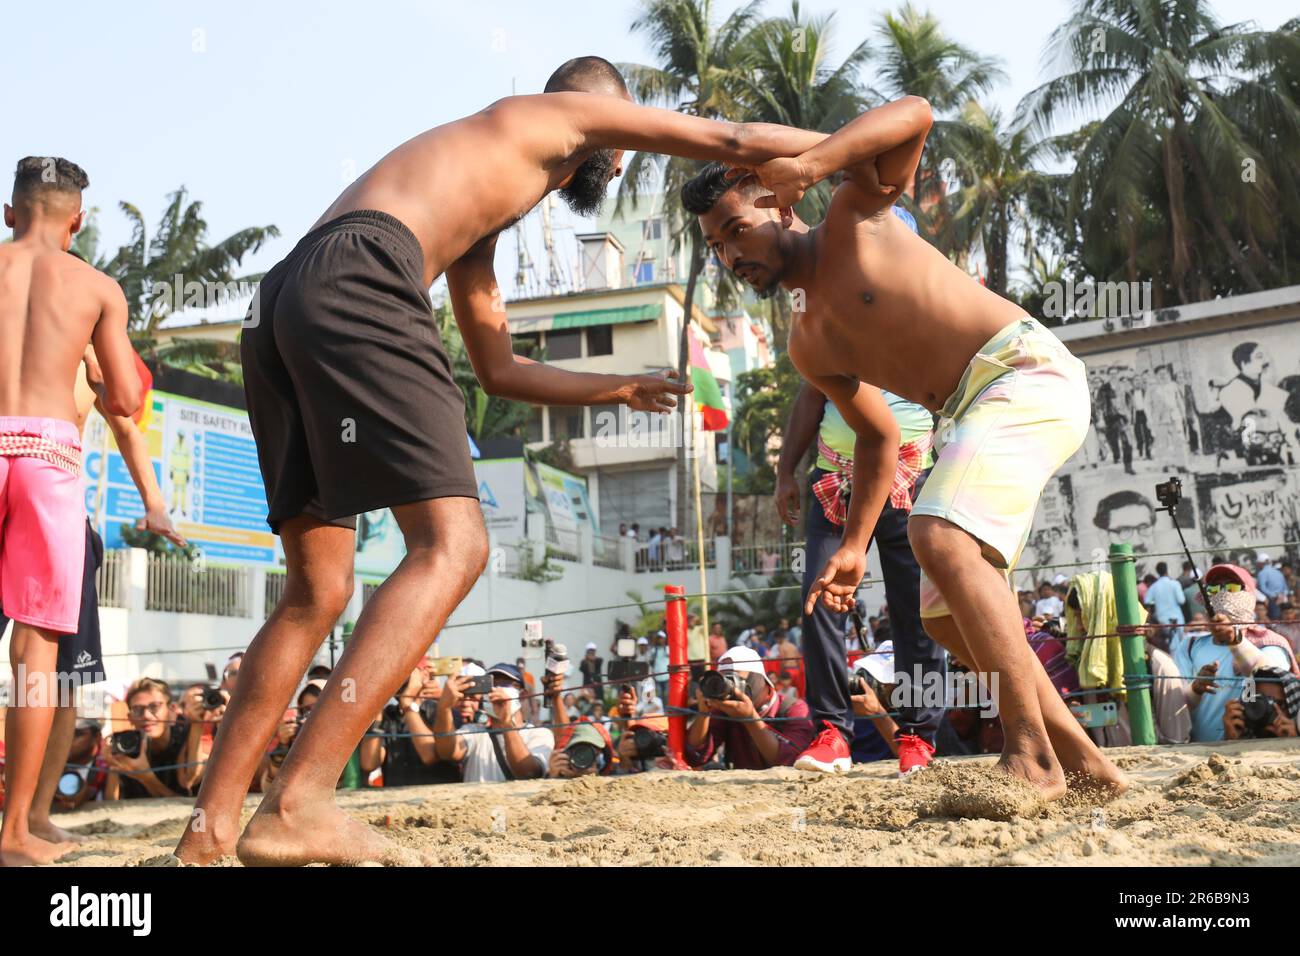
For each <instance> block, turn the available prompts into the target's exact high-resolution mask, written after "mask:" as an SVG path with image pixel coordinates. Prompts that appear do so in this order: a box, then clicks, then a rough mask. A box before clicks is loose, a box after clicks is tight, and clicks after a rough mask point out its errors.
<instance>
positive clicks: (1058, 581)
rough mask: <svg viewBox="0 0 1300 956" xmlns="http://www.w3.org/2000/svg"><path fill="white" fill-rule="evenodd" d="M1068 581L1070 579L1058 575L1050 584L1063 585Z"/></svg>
mask: <svg viewBox="0 0 1300 956" xmlns="http://www.w3.org/2000/svg"><path fill="white" fill-rule="evenodd" d="M1068 580H1070V579H1069V578H1067V577H1066V576H1065V575H1064V574H1058V575H1057V576H1056V577H1054V578H1052V583H1053V584H1064V583H1065V582H1066V581H1068Z"/></svg>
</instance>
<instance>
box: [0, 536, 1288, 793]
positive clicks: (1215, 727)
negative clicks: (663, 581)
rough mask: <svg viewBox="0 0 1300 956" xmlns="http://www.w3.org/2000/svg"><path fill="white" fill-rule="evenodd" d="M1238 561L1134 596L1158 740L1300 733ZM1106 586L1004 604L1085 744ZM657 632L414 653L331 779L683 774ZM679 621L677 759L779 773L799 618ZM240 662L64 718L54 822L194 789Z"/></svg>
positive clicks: (884, 751) (1097, 696)
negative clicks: (105, 804)
mask: <svg viewBox="0 0 1300 956" xmlns="http://www.w3.org/2000/svg"><path fill="white" fill-rule="evenodd" d="M629 533H630V529H629ZM655 534H656V536H657V537H658V539H659V540H658V544H657V545H656V547H657V548H658V550H650V551H647V555H648V556H649V557H648V560H652V561H654V560H663V561H670V560H673V557H672V555H673V554H674V551H673V550H672V541H673V540H674V534H673V532H672V529H659V530H658V531H657V532H656V533H655ZM651 540H652V541H654V540H655V539H654V537H652V538H651ZM1251 563H1252V564H1253V569H1247V568H1245V567H1242V566H1238V565H1233V564H1228V563H1226V562H1225V561H1224V560H1223V559H1222V558H1219V557H1215V558H1214V559H1213V566H1212V567H1210V568H1209V569H1208V570H1207V572H1206V573H1205V574H1204V576H1203V577H1202V576H1201V575H1199V573H1198V572H1197V571H1196V569H1195V568H1193V567H1192V565H1191V564H1190V563H1184V564H1183V567H1182V573H1181V574H1180V575H1179V576H1178V577H1173V576H1172V575H1171V574H1170V571H1169V568H1168V566H1167V565H1166V564H1165V563H1164V562H1161V563H1159V564H1157V565H1156V567H1155V573H1154V574H1150V575H1146V576H1145V577H1144V580H1143V581H1141V582H1140V584H1139V587H1138V593H1139V599H1140V600H1141V602H1142V604H1143V605H1144V607H1145V608H1146V609H1147V612H1148V615H1149V616H1148V618H1147V623H1148V625H1149V626H1148V627H1147V628H1145V629H1144V630H1143V633H1144V635H1145V641H1144V643H1145V650H1146V656H1147V664H1148V670H1149V672H1150V674H1151V675H1152V678H1151V695H1152V710H1153V716H1154V723H1155V728H1156V733H1157V740H1158V742H1160V743H1183V742H1188V741H1194V742H1214V741H1219V740H1227V739H1239V738H1250V737H1292V736H1295V735H1296V719H1297V710H1300V668H1298V667H1297V663H1296V652H1297V650H1298V649H1300V648H1298V643H1300V620H1298V619H1297V606H1296V603H1295V599H1296V597H1297V580H1296V575H1295V570H1294V567H1293V566H1292V565H1291V564H1290V563H1288V562H1286V561H1282V562H1279V563H1275V562H1274V561H1273V560H1272V557H1271V556H1270V555H1267V554H1263V553H1261V554H1258V555H1255V556H1254V561H1253V562H1251ZM1103 577H1104V579H1105V582H1104V583H1103V582H1102V581H1101V579H1102V578H1103ZM1090 580H1091V581H1092V583H1090ZM1108 582H1109V575H1104V576H1101V575H1094V576H1089V575H1076V576H1075V577H1074V578H1069V579H1067V578H1066V577H1065V576H1064V575H1058V576H1057V577H1055V578H1054V579H1052V580H1044V581H1042V582H1041V583H1040V584H1039V586H1038V588H1037V589H1036V590H1032V591H1028V590H1027V591H1021V592H1019V598H1020V603H1021V608H1022V613H1023V615H1024V621H1025V634H1026V640H1027V641H1028V642H1029V644H1030V645H1031V647H1032V648H1033V650H1034V652H1035V653H1036V654H1037V655H1038V657H1039V659H1040V660H1041V661H1042V663H1043V665H1044V667H1045V668H1046V670H1047V672H1048V675H1049V677H1050V678H1051V679H1052V682H1053V685H1054V686H1055V687H1057V688H1059V690H1060V692H1061V694H1062V695H1063V696H1064V697H1065V698H1066V700H1067V701H1068V702H1069V703H1070V704H1071V707H1072V709H1073V710H1074V712H1075V713H1076V715H1077V716H1078V718H1079V720H1080V721H1081V723H1083V724H1084V726H1085V727H1086V728H1088V732H1089V733H1090V734H1091V735H1092V736H1093V737H1094V739H1096V740H1097V742H1098V743H1100V744H1102V745H1106V746H1119V745H1123V744H1127V743H1130V742H1131V740H1132V734H1131V728H1130V726H1129V719H1128V714H1127V708H1126V691H1125V688H1124V687H1123V686H1122V683H1123V682H1122V671H1121V672H1118V673H1119V676H1118V677H1117V676H1116V675H1117V672H1116V671H1115V666H1116V665H1115V662H1114V661H1113V660H1108V659H1107V658H1106V653H1107V652H1103V650H1102V648H1103V647H1104V646H1106V645H1109V644H1111V643H1112V642H1110V641H1105V640H1101V639H1097V640H1096V641H1095V642H1094V639H1093V638H1092V634H1093V633H1104V632H1098V630H1097V629H1098V628H1105V627H1111V628H1112V629H1113V627H1114V624H1113V619H1112V618H1113V603H1114V602H1113V595H1108V594H1107V593H1106V592H1107V587H1108ZM1207 597H1208V598H1209V600H1210V602H1211V606H1210V607H1209V608H1207V607H1206V605H1205V600H1206V598H1207ZM1108 600H1109V602H1110V603H1109V605H1107V604H1106V602H1107V601H1108ZM1108 607H1109V608H1110V609H1111V610H1110V613H1111V615H1112V618H1107V616H1106V613H1107V608H1108ZM848 617H849V622H848V625H847V627H846V632H845V634H844V648H845V660H846V664H847V667H846V680H848V681H849V685H850V688H851V700H852V705H853V712H854V715H855V718H856V719H855V724H854V735H855V739H854V741H853V745H852V753H853V757H854V760H855V761H871V760H884V759H889V758H890V757H891V756H892V755H893V754H895V753H896V752H897V751H896V747H897V745H896V743H895V742H894V737H895V730H896V726H895V725H894V723H893V714H892V710H893V708H892V707H891V705H890V701H891V698H892V697H893V695H894V691H895V689H896V687H897V686H898V679H897V677H896V675H895V673H894V666H893V642H892V637H891V633H890V622H889V614H888V609H887V608H886V607H882V608H881V609H880V611H879V613H878V614H875V615H872V614H868V613H867V612H866V608H865V607H863V606H861V605H860V606H859V608H858V611H857V612H855V613H853V614H850V615H849V616H848ZM1108 620H1109V621H1111V623H1110V624H1106V622H1107V621H1108ZM657 623H658V626H657V627H653V628H651V629H649V630H648V632H647V633H645V634H641V635H638V636H633V635H632V634H631V632H630V630H629V629H627V628H626V627H621V628H620V629H619V631H618V632H617V633H616V634H615V635H614V639H613V641H612V642H611V643H610V645H609V646H608V648H605V649H602V648H600V647H599V646H598V645H597V644H596V643H595V642H589V643H587V644H586V645H585V647H584V648H583V651H582V654H581V655H580V656H579V657H578V658H577V660H576V661H573V662H563V663H560V662H556V663H557V666H554V667H553V666H551V665H552V661H551V660H549V659H548V661H547V665H546V667H545V668H544V669H541V670H540V672H539V673H534V672H532V671H530V669H529V661H527V660H525V659H524V658H518V659H516V660H515V661H514V662H513V663H512V662H508V661H503V662H498V663H495V664H492V665H491V666H487V665H485V664H484V663H483V662H482V661H477V660H473V659H468V658H465V659H456V660H455V662H454V663H455V664H456V667H455V669H454V672H451V673H448V672H447V661H446V660H440V659H437V658H431V657H426V658H424V659H423V660H421V661H420V663H419V664H418V666H417V667H416V668H415V669H414V670H413V671H412V672H411V674H410V676H409V677H408V679H407V680H406V682H405V683H404V684H403V686H402V687H401V688H399V689H398V690H397V692H396V694H395V695H394V696H393V698H392V699H391V700H390V701H389V703H388V704H387V706H385V707H384V709H383V710H382V711H381V712H380V713H378V714H376V715H375V716H374V720H373V722H372V724H371V727H370V730H369V732H368V733H367V734H366V736H365V738H364V739H363V740H362V742H361V744H360V746H359V747H358V748H357V750H356V752H355V753H354V754H353V758H352V760H351V761H350V762H349V765H348V767H347V769H346V770H345V772H344V774H343V777H342V778H341V779H340V786H345V787H376V786H387V787H393V786H409V785H415V784H443V783H457V782H465V783H492V782H498V781H504V780H523V779H530V778H537V777H574V776H581V775H584V774H592V773H596V774H615V773H639V772H642V771H644V770H649V769H653V768H656V767H672V766H681V764H674V759H673V757H672V756H671V755H670V754H669V753H668V750H667V740H668V720H669V716H670V714H671V713H673V711H672V708H670V707H669V705H668V703H667V701H668V691H669V686H668V685H669V680H668V677H669V675H668V670H669V666H668V660H669V659H668V638H667V632H666V628H665V626H664V622H663V621H662V620H661V621H659V622H657ZM687 625H688V633H689V635H690V645H691V647H692V648H701V649H706V650H702V651H701V652H700V659H698V660H692V661H691V664H690V674H689V685H688V693H687V702H688V704H687V707H686V708H684V710H685V715H686V717H687V726H686V746H685V751H684V753H683V754H682V755H681V756H682V757H683V758H684V763H685V765H686V766H690V767H693V768H697V769H703V770H708V769H717V768H737V769H764V768H767V767H773V766H788V765H791V764H792V763H793V762H794V760H795V758H796V757H797V756H798V755H799V754H800V752H801V751H802V750H803V749H804V748H805V747H806V746H807V745H808V743H809V741H810V740H812V738H813V737H814V735H815V728H814V726H813V723H812V721H811V720H810V718H809V708H808V704H807V703H806V701H805V700H804V680H805V675H804V671H803V659H802V655H801V652H800V647H799V642H800V637H801V630H800V627H799V625H798V624H792V623H791V621H790V620H789V619H787V618H782V617H778V618H775V619H774V620H760V619H755V620H751V621H742V622H739V623H736V622H733V621H727V622H726V623H724V622H719V621H714V622H713V623H712V626H711V627H710V628H709V632H708V633H707V634H704V633H703V625H702V621H701V620H700V619H699V618H698V617H697V615H696V614H695V613H693V612H692V613H690V614H689V615H688V620H687ZM705 655H707V658H706V657H705ZM241 658H242V654H235V655H233V656H232V657H231V658H230V660H229V661H228V662H227V663H226V666H225V668H224V670H223V672H222V675H221V679H220V681H219V682H216V683H193V684H189V685H187V686H185V687H183V688H181V689H179V690H176V689H173V688H172V687H171V686H170V685H169V684H168V683H166V682H164V681H161V680H157V679H154V678H151V677H142V678H140V679H139V680H137V681H136V682H135V683H134V684H132V685H131V686H130V687H129V688H127V690H126V692H125V694H124V695H123V697H122V699H121V700H120V701H117V702H115V704H114V706H113V708H112V713H111V714H110V715H109V723H110V727H111V728H112V729H111V730H107V729H106V728H105V727H104V725H103V724H101V722H100V721H98V720H95V719H81V720H79V721H78V722H77V726H76V733H75V735H74V737H73V740H72V744H71V748H70V751H69V753H68V757H67V765H66V769H65V772H64V774H63V777H62V779H61V780H60V782H59V786H58V790H57V793H56V795H55V798H54V803H53V807H52V808H51V809H53V810H56V811H58V810H70V809H74V808H76V807H78V806H81V805H83V804H85V803H86V802H89V801H94V800H116V799H147V798H152V797H183V796H190V795H193V794H194V793H196V792H197V789H198V787H199V785H200V784H201V782H202V780H203V773H204V769H205V766H206V761H207V759H208V755H209V754H210V753H211V751H212V747H213V742H214V740H215V738H216V736H217V734H218V733H219V731H220V726H221V718H222V715H223V713H224V710H225V707H226V703H227V702H228V701H229V699H230V694H231V692H232V691H233V690H234V688H235V686H236V685H237V682H238V679H239V669H240V664H241ZM532 663H533V664H534V666H536V665H537V662H536V661H534V662H532ZM964 669H965V668H964V664H963V662H961V661H958V660H953V659H950V660H949V670H950V672H952V673H957V674H960V673H961V672H962V671H963V670H964ZM329 673H330V669H329V668H328V667H326V666H323V665H317V666H315V667H313V668H312V669H311V670H310V671H308V673H307V674H305V675H304V677H303V682H302V685H301V687H300V690H299V692H298V694H297V696H296V698H295V699H294V701H293V705H292V706H291V707H290V708H289V709H288V710H286V711H285V713H284V716H283V719H282V721H281V723H280V724H279V726H278V727H277V728H276V731H275V733H274V735H273V736H272V737H271V739H270V740H268V741H267V743H266V748H265V754H264V756H263V759H262V761H261V764H260V766H259V767H258V770H257V774H256V776H255V779H254V781H253V790H254V791H255V792H256V791H261V790H265V788H266V787H267V786H268V785H269V784H270V782H271V781H272V780H273V779H274V778H275V775H276V772H277V771H278V769H279V767H280V764H281V763H282V762H283V760H284V757H285V755H286V754H287V753H288V749H289V747H291V746H292V744H293V742H294V740H295V739H296V737H297V735H298V734H299V733H300V732H301V730H302V728H303V726H304V725H305V723H306V722H307V721H309V720H310V719H311V715H312V711H313V708H314V705H315V703H316V701H317V700H318V699H319V697H320V695H321V693H322V692H323V691H324V690H325V687H326V681H327V680H328V678H329ZM1116 680H1118V681H1119V683H1112V681H1116ZM1001 747H1002V739H1001V729H1000V725H999V723H998V721H997V719H996V717H995V716H991V715H987V714H986V713H985V712H983V711H981V710H980V709H979V708H977V707H973V706H969V705H967V706H951V705H950V706H949V707H948V709H947V711H946V713H945V719H944V721H943V722H942V725H941V727H940V731H939V733H938V737H937V753H938V755H939V756H944V755H954V754H973V753H997V752H999V751H1000V749H1001ZM0 757H2V754H0ZM0 796H2V794H0Z"/></svg>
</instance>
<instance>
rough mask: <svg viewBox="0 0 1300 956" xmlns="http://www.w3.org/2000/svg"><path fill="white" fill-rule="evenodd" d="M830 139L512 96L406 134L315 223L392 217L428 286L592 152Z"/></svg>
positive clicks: (725, 149) (775, 150) (559, 98)
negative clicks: (420, 258)
mask: <svg viewBox="0 0 1300 956" xmlns="http://www.w3.org/2000/svg"><path fill="white" fill-rule="evenodd" d="M823 138H824V134H821V133H807V132H805V131H803V130H793V129H787V128H785V127H780V126H773V125H770V124H765V123H745V124H733V123H721V122H717V121H714V120H708V119H704V118H702V117H697V116H689V115H687V114H684V113H678V112H676V111H674V110H665V109H656V108H652V107H646V106H639V105H637V104H634V103H630V102H628V101H626V100H625V99H623V98H621V97H616V96H607V95H601V94H596V93H572V92H565V93H547V94H538V95H532V96H511V97H508V98H506V99H503V100H498V101H497V102H496V103H493V104H492V105H491V106H489V107H487V108H486V109H484V110H482V111H481V112H478V113H475V114H473V115H472V116H466V117H464V118H462V119H458V120H454V121H453V122H450V123H446V124H444V125H442V126H437V127H434V128H433V129H431V130H428V131H427V132H424V133H421V134H420V135H418V136H416V137H414V138H413V139H410V140H407V141H406V142H405V143H403V144H402V145H401V146H398V147H397V148H396V149H394V150H393V151H392V152H390V153H389V154H388V155H387V156H385V157H384V158H383V159H381V160H380V161H379V162H378V163H376V164H375V165H374V166H372V167H371V168H370V169H369V170H368V171H367V172H366V173H365V174H364V175H362V176H361V177H360V178H359V179H357V181H356V182H354V183H352V184H351V185H350V186H348V188H347V189H345V190H344V191H343V193H342V194H341V195H340V196H339V198H338V199H336V200H335V201H334V203H333V204H332V205H331V206H330V207H329V209H327V210H326V211H325V213H324V214H323V215H322V216H321V218H320V219H319V220H317V222H316V225H318V226H319V225H322V224H324V223H326V222H328V221H330V220H331V219H335V218H337V217H338V216H341V215H343V214H344V213H348V212H357V211H360V210H368V209H373V210H378V211H380V212H386V213H388V214H389V215H392V216H395V217H396V218H397V219H399V220H401V222H403V223H404V224H405V225H406V226H407V227H408V228H410V230H411V231H412V232H413V233H414V234H415V238H416V239H417V240H419V242H420V246H421V248H422V249H423V250H424V268H425V275H424V280H425V282H426V284H432V283H433V280H434V279H436V278H437V277H438V276H439V275H440V274H442V273H443V272H444V271H445V270H446V269H447V267H448V266H449V265H451V264H452V263H453V262H455V261H456V260H458V259H460V258H461V257H462V256H464V255H465V253H466V252H468V251H469V250H470V249H471V248H473V247H474V246H476V245H477V244H478V243H479V242H480V241H482V240H491V239H492V238H493V237H495V236H496V235H497V233H499V232H501V230H503V229H505V228H507V227H508V226H510V225H512V224H513V223H515V222H516V221H518V220H519V219H520V218H522V217H523V216H524V215H525V214H526V213H527V212H528V211H529V210H530V209H532V208H533V207H534V206H536V205H537V203H538V202H540V201H541V199H542V197H543V196H545V195H546V194H547V193H548V192H550V191H551V190H553V189H556V188H558V187H559V186H560V185H561V184H562V183H563V182H564V181H565V180H566V179H567V178H568V177H569V176H570V175H571V174H572V173H573V172H574V171H575V170H577V168H578V166H579V165H580V164H581V162H582V160H583V159H584V158H586V157H587V156H588V155H590V153H591V151H592V150H593V149H601V148H603V149H614V148H618V149H653V150H658V151H661V152H666V153H671V154H672V155H675V156H685V157H688V158H696V159H722V160H726V161H737V162H751V161H755V160H763V159H767V158H770V157H773V156H786V155H793V154H795V153H797V152H798V151H799V150H801V149H806V148H808V146H810V145H811V144H813V143H816V142H819V141H820V140H821V139H823Z"/></svg>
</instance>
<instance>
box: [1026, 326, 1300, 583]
mask: <svg viewBox="0 0 1300 956" xmlns="http://www.w3.org/2000/svg"><path fill="white" fill-rule="evenodd" d="M1084 362H1085V364H1086V365H1087V367H1088V383H1089V391H1090V393H1091V400H1092V425H1091V427H1090V428H1089V429H1088V435H1087V438H1086V439H1085V440H1084V443H1083V446H1082V447H1081V448H1080V449H1079V451H1078V452H1076V453H1075V455H1074V457H1072V458H1071V459H1070V460H1069V461H1068V462H1067V463H1066V464H1065V466H1064V467H1063V468H1062V469H1061V471H1060V473H1059V474H1058V475H1057V477H1056V478H1055V479H1054V480H1053V482H1052V483H1051V484H1049V486H1048V488H1047V490H1046V491H1045V492H1044V495H1043V499H1042V501H1041V502H1040V503H1039V508H1038V512H1037V514H1036V516H1035V521H1034V527H1033V531H1032V532H1031V534H1030V539H1029V544H1028V545H1027V546H1026V549H1025V552H1024V555H1023V557H1022V559H1021V561H1020V562H1019V566H1020V567H1021V568H1022V569H1025V568H1028V567H1030V566H1035V567H1036V566H1042V565H1053V564H1056V563H1058V562H1059V563H1061V564H1062V565H1064V564H1066V563H1068V562H1094V561H1096V560H1097V559H1098V556H1099V555H1100V556H1104V555H1105V553H1106V552H1107V550H1108V549H1109V546H1110V545H1111V544H1113V543H1117V542H1128V543H1130V544H1132V545H1133V548H1134V552H1135V554H1136V555H1137V563H1138V574H1139V576H1142V575H1145V574H1148V573H1153V572H1154V569H1155V564H1156V562H1157V561H1158V560H1167V561H1168V563H1169V566H1170V568H1171V569H1172V571H1173V573H1174V574H1177V573H1178V569H1180V568H1181V567H1182V561H1181V560H1180V559H1179V558H1178V557H1177V556H1170V557H1164V558H1161V557H1157V556H1158V555H1167V554H1169V553H1170V552H1177V551H1179V550H1180V544H1179V539H1178V534H1177V531H1176V530H1175V528H1174V524H1173V522H1172V521H1171V519H1170V517H1169V515H1168V514H1167V513H1165V512H1164V511H1162V510H1161V509H1160V505H1159V502H1158V501H1157V500H1156V494H1155V486H1156V484H1157V483H1159V482H1161V481H1164V480H1165V479H1166V478H1168V477H1175V476H1176V477H1178V478H1180V479H1181V481H1182V485H1183V500H1182V502H1181V503H1180V505H1179V507H1178V513H1177V514H1178V523H1179V525H1180V526H1181V527H1182V530H1183V533H1184V534H1185V535H1186V536H1187V542H1188V544H1189V545H1190V546H1191V547H1192V548H1205V549H1209V550H1210V551H1211V552H1212V553H1214V554H1222V555H1223V556H1224V557H1229V558H1233V557H1236V558H1240V559H1241V560H1242V561H1246V562H1247V563H1248V564H1252V565H1253V563H1254V560H1253V559H1254V556H1255V553H1256V550H1257V549H1258V548H1260V547H1262V546H1268V550H1270V551H1272V552H1274V557H1276V556H1277V555H1278V552H1279V551H1281V550H1283V549H1282V548H1279V547H1277V545H1279V544H1284V545H1285V546H1286V548H1285V550H1288V551H1289V552H1290V553H1291V556H1292V558H1295V557H1297V549H1300V322H1285V323H1279V324H1276V325H1271V326H1265V327H1260V328H1255V329H1248V330H1233V331H1230V332H1219V333H1212V334H1207V335H1204V336H1198V337H1195V338H1186V339H1180V340H1177V341H1171V342H1162V343H1156V344H1147V345H1143V346H1140V347H1136V348H1122V349H1116V350H1113V351H1108V352H1102V353H1097V354H1094V355H1090V356H1085V357H1084ZM1067 499H1068V506H1065V507H1063V502H1064V501H1066V500H1067ZM1063 554H1068V555H1070V557H1068V558H1066V557H1062V555H1063ZM1209 556H1210V555H1209V554H1204V555H1196V559H1197V563H1198V564H1199V565H1200V566H1201V567H1204V566H1205V564H1206V563H1207V562H1208V558H1209ZM1053 570H1054V569H1051V568H1046V569H1043V570H1041V571H1033V572H1027V571H1024V572H1022V573H1021V574H1020V575H1018V576H1017V584H1018V585H1019V586H1025V584H1026V583H1027V579H1042V578H1048V579H1050V578H1051V577H1052V572H1053ZM1060 570H1061V571H1063V572H1064V573H1067V574H1069V573H1072V571H1073V569H1071V568H1068V567H1062V568H1061V569H1060Z"/></svg>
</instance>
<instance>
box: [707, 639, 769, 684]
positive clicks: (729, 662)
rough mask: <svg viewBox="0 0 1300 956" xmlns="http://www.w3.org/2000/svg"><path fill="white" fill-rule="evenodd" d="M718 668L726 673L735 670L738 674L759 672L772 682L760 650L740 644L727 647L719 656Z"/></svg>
mask: <svg viewBox="0 0 1300 956" xmlns="http://www.w3.org/2000/svg"><path fill="white" fill-rule="evenodd" d="M718 670H719V671H722V672H724V673H725V672H727V671H735V672H736V673H737V674H758V675H759V676H760V677H762V678H764V679H765V680H767V682H768V683H769V684H770V683H771V682H772V680H771V678H769V677H768V676H767V671H766V670H765V669H764V668H763V659H762V658H761V657H759V656H758V651H756V650H754V649H753V648H752V647H744V646H742V645H740V644H737V645H736V646H735V647H729V648H727V651H726V653H724V654H723V655H722V656H721V657H719V658H718Z"/></svg>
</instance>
